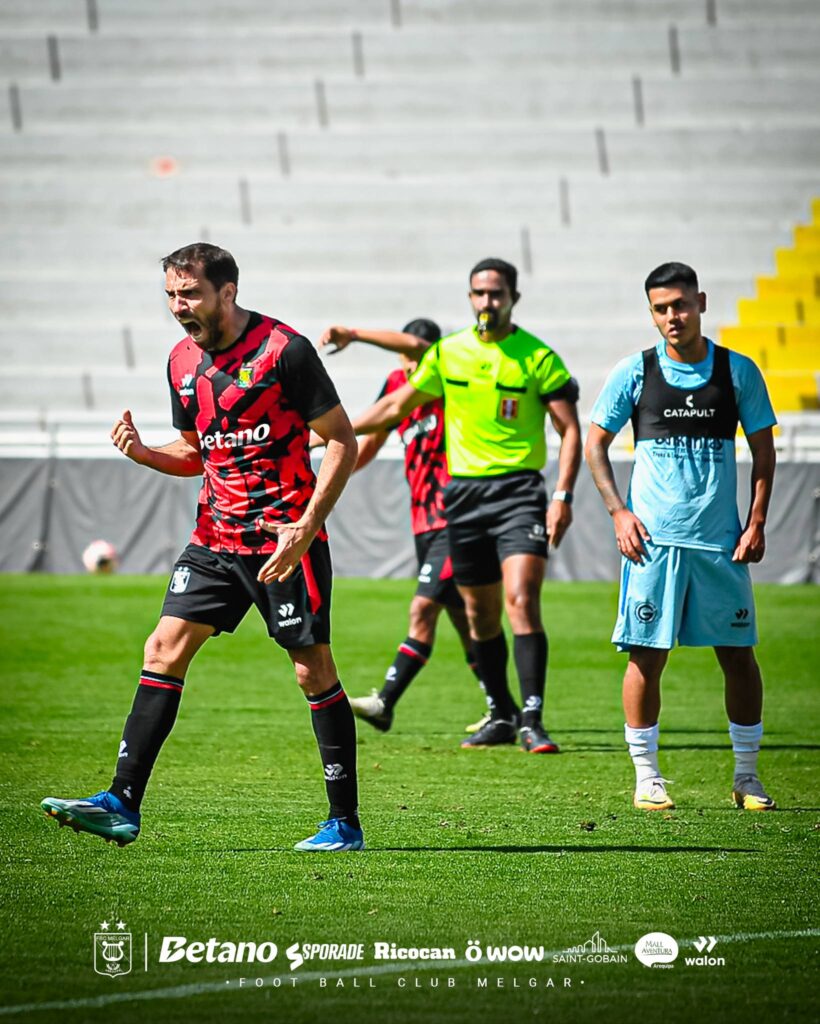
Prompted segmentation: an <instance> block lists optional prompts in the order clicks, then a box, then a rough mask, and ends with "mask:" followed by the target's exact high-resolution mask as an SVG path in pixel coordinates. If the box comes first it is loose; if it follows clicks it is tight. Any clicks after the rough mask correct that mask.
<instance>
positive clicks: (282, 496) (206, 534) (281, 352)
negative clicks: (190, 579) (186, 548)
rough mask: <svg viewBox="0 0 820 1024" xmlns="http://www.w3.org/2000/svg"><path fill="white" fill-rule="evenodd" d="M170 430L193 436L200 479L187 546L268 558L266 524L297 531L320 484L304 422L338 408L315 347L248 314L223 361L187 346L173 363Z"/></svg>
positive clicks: (271, 540)
mask: <svg viewBox="0 0 820 1024" xmlns="http://www.w3.org/2000/svg"><path fill="white" fill-rule="evenodd" d="M168 383H169V385H170V388H171V407H172V411H173V422H174V426H175V427H176V428H177V429H178V430H181V431H196V433H197V434H198V435H199V446H200V450H201V452H202V464H203V480H202V489H201V491H200V493H199V504H198V508H197V519H196V526H195V528H194V532H193V534H192V536H191V541H192V543H194V544H201V545H202V546H204V547H208V548H211V549H212V550H214V551H230V552H235V553H238V554H252V553H260V552H262V553H264V552H272V551H273V550H274V549H275V548H276V538H275V537H274V536H272V535H271V534H269V533H266V532H264V531H263V530H261V529H260V527H259V525H258V523H259V519H260V517H262V516H264V518H265V520H266V522H269V523H276V522H294V521H295V520H297V519H299V517H300V516H301V515H302V514H303V512H304V511H305V508H306V507H307V504H308V502H309V501H310V498H311V495H312V494H313V490H314V486H315V484H316V477H315V475H314V473H313V470H312V469H311V465H310V452H309V449H308V437H309V433H310V431H309V428H308V423H309V422H311V421H312V420H315V419H317V418H318V417H319V416H321V415H323V413H326V412H328V411H329V410H330V409H332V408H333V407H334V406H336V405H338V404H339V396H338V395H337V393H336V388H335V387H334V386H333V382H332V381H331V380H330V377H329V376H328V374H327V371H326V370H325V368H324V366H323V365H322V362H321V360H320V359H319V357H318V355H317V354H316V350H315V349H314V348H313V346H312V345H311V343H310V342H309V341H308V340H307V339H306V338H303V337H302V336H301V335H300V334H297V332H296V331H294V330H293V329H292V328H291V327H287V326H286V325H285V324H283V323H281V322H280V321H279V320H275V319H274V318H273V317H268V316H261V315H260V314H259V313H251V316H250V320H249V321H248V325H247V327H246V328H245V330H244V332H243V333H242V335H241V336H240V337H239V338H238V339H237V340H236V341H235V342H234V343H233V344H232V345H231V346H230V347H229V348H226V349H224V350H223V351H221V352H212V353H211V352H205V351H203V350H202V349H201V348H199V346H197V345H196V344H195V343H194V342H193V341H192V339H191V338H190V337H187V336H186V337H185V338H183V340H182V341H180V342H179V343H178V344H177V345H176V346H175V347H174V349H173V350H172V352H171V355H170V358H169V360H168Z"/></svg>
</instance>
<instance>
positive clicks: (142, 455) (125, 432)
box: [111, 409, 202, 476]
mask: <svg viewBox="0 0 820 1024" xmlns="http://www.w3.org/2000/svg"><path fill="white" fill-rule="evenodd" d="M111 440H112V441H113V442H114V444H115V445H116V447H117V448H119V450H120V451H121V452H122V453H123V455H125V456H127V457H128V458H129V459H131V461H132V462H136V463H138V464H139V465H140V466H148V467H149V468H150V469H155V470H157V472H159V473H166V474H168V476H199V474H200V473H201V472H202V455H201V453H200V448H199V437H198V435H197V433H196V431H195V430H190V431H189V430H183V431H182V432H181V433H180V436H179V438H178V439H177V440H176V441H171V443H170V444H165V445H162V446H161V447H159V448H149V447H148V445H145V444H143V443H142V440H141V438H140V435H139V431H138V430H137V428H136V427H135V426H134V421H133V419H132V417H131V410H130V409H126V410H125V412H124V413H123V414H122V418H121V419H119V420H117V422H116V423H115V424H114V426H113V428H112V430H111Z"/></svg>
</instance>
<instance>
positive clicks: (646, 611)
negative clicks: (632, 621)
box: [635, 601, 658, 622]
mask: <svg viewBox="0 0 820 1024" xmlns="http://www.w3.org/2000/svg"><path fill="white" fill-rule="evenodd" d="M635 615H636V616H637V618H638V619H639V621H640V622H654V621H655V619H656V618H657V617H658V609H657V608H656V607H655V606H654V604H652V602H651V601H643V602H642V603H641V604H639V605H638V607H637V608H636V609H635Z"/></svg>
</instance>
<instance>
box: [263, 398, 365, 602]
mask: <svg viewBox="0 0 820 1024" xmlns="http://www.w3.org/2000/svg"><path fill="white" fill-rule="evenodd" d="M308 425H309V426H310V428H311V430H312V431H314V432H315V433H316V434H317V435H318V436H319V437H320V438H321V439H322V442H323V444H324V445H325V457H324V458H323V459H322V464H321V466H320V467H319V473H318V475H317V478H316V486H315V488H314V491H313V495H312V497H311V499H310V501H309V502H308V506H307V508H306V509H305V511H304V514H303V515H302V516H301V518H300V519H297V520H296V522H295V523H267V522H265V521H264V520H262V521H261V522H260V524H259V525H260V526H261V527H262V529H263V530H267V532H268V533H272V534H274V535H275V536H276V538H277V541H278V543H277V546H276V550H275V551H274V553H273V554H272V555H271V557H270V558H269V559H268V560H267V562H265V564H264V565H263V566H262V568H261V569H260V570H259V574H258V576H257V579H258V580H259V581H260V582H261V583H273V582H275V581H276V580H286V579H287V578H288V576H290V574H291V573H292V572H293V570H294V569H295V568H296V566H297V565H298V564H299V560H300V559H301V557H302V555H303V554H304V553H305V552H306V551H307V549H308V548H309V547H310V545H311V543H312V542H313V538H314V537H315V536H316V534H317V533H318V532H319V530H320V528H321V527H322V525H323V524H324V521H325V520H326V519H327V517H328V515H329V514H330V510H331V509H332V508H333V506H334V505H335V504H336V502H337V501H338V500H339V496H340V495H341V493H342V491H343V490H344V487H345V484H346V483H347V481H348V479H349V478H350V474H351V473H352V472H353V467H354V466H355V465H356V458H357V455H358V448H357V445H356V435H355V434H354V433H353V427H352V426H351V425H350V420H349V419H348V418H347V413H346V412H345V411H344V409H343V408H342V406H341V405H336V406H334V407H333V408H332V409H331V410H330V411H329V412H326V413H324V414H323V415H322V416H319V417H318V418H317V419H315V420H312V421H311V422H310V423H309V424H308Z"/></svg>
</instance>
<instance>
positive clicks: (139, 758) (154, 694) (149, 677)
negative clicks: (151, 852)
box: [110, 669, 185, 811]
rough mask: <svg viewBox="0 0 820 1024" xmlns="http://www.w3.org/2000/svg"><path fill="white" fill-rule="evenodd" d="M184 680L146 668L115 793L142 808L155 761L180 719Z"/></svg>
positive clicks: (122, 747)
mask: <svg viewBox="0 0 820 1024" xmlns="http://www.w3.org/2000/svg"><path fill="white" fill-rule="evenodd" d="M184 685H185V680H184V679H178V678H177V677H176V676H166V675H163V674H162V673H161V672H149V671H147V670H146V669H143V670H142V672H141V673H140V682H139V686H138V687H137V692H136V693H135V694H134V703H133V704H132V705H131V714H130V715H129V716H128V718H126V720H125V727H124V728H123V731H122V740H121V742H120V753H119V757H118V758H117V772H116V774H115V776H114V781H113V782H112V783H111V787H110V789H111V792H112V793H113V794H114V795H115V796H117V797H119V799H120V800H122V802H123V803H124V804H125V806H126V807H127V808H128V809H129V810H130V811H138V810H139V809H140V804H141V803H142V798H143V796H144V795H145V787H146V786H147V785H148V779H149V777H150V775H151V771H152V770H153V767H154V762H155V761H156V759H157V756H158V754H159V752H160V749H161V748H162V744H163V743H164V742H165V740H166V739H167V738H168V734H169V733H170V731H171V729H172V728H173V726H174V722H175V721H176V717H177V711H178V710H179V702H180V698H181V697H182V687H183V686H184Z"/></svg>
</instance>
